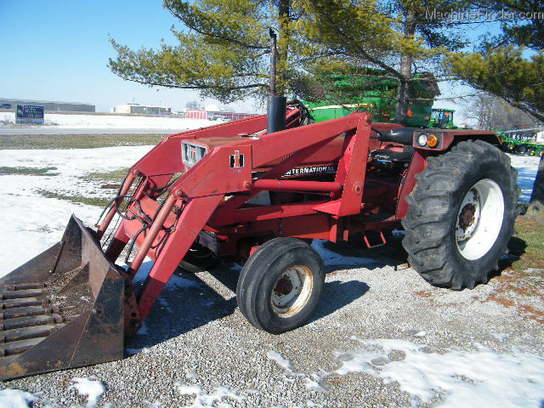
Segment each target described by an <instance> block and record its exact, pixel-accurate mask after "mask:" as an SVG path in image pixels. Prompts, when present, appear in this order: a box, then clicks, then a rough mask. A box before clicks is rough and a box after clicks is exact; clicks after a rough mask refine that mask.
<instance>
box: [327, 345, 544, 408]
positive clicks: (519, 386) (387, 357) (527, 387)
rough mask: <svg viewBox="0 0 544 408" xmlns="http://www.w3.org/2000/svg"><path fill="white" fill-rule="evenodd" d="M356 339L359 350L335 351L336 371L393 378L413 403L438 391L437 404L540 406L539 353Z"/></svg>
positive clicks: (542, 369) (542, 367) (458, 407)
mask: <svg viewBox="0 0 544 408" xmlns="http://www.w3.org/2000/svg"><path fill="white" fill-rule="evenodd" d="M354 340H357V341H358V342H359V343H360V344H361V346H362V350H359V351H355V352H348V353H338V354H337V359H338V360H339V361H340V363H341V366H340V368H338V370H336V373H337V374H340V375H347V374H351V373H366V374H370V375H372V376H376V377H379V378H382V379H383V380H384V381H385V382H386V383H390V382H397V383H399V385H400V389H401V390H402V391H405V392H407V393H409V394H410V395H412V397H413V398H414V401H413V405H420V403H422V402H423V403H430V402H431V401H433V400H434V399H436V398H437V397H441V399H442V402H441V403H440V404H438V405H437V406H438V407H441V408H446V407H447V408H465V407H493V408H507V407H508V408H511V407H519V408H526V407H534V408H539V407H541V405H540V402H541V398H542V386H543V385H544V359H543V358H542V357H539V356H536V355H533V354H528V353H524V352H513V353H504V354H503V353H496V352H493V351H491V350H488V349H486V348H484V347H480V349H479V350H476V351H463V350H451V351H448V352H446V353H444V354H440V353H434V352H430V351H429V350H428V349H427V348H426V346H424V345H420V344H414V343H412V342H409V341H405V340H394V339H378V340H361V339H357V338H354Z"/></svg>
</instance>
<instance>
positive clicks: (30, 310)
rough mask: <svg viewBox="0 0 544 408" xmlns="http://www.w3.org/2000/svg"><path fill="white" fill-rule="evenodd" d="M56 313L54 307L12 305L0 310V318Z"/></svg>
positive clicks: (56, 310)
mask: <svg viewBox="0 0 544 408" xmlns="http://www.w3.org/2000/svg"><path fill="white" fill-rule="evenodd" d="M50 313H58V309H57V308H55V307H44V306H43V305H40V306H28V307H13V308H10V309H7V310H5V311H3V312H2V311H0V320H4V319H14V318H16V317H26V316H36V315H42V314H50Z"/></svg>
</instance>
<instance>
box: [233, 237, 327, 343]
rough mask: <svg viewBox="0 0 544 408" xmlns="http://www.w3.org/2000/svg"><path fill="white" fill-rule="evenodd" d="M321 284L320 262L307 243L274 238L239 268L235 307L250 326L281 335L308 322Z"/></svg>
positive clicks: (316, 301)
mask: <svg viewBox="0 0 544 408" xmlns="http://www.w3.org/2000/svg"><path fill="white" fill-rule="evenodd" d="M324 281H325V272H324V268H323V262H322V261H321V258H320V256H319V255H318V254H317V253H316V252H315V251H314V250H313V249H312V248H311V247H310V246H309V245H308V244H307V243H305V242H304V241H301V240H299V239H295V238H274V239H272V240H270V241H268V242H266V243H265V244H263V245H262V246H261V247H260V248H259V249H258V250H257V251H256V252H255V253H254V254H253V255H251V256H250V257H249V259H248V260H247V262H246V263H245V265H244V267H243V268H242V271H241V273H240V278H239V279H238V285H237V287H236V297H237V300H238V306H239V308H240V311H241V312H242V314H243V315H244V316H245V317H246V319H247V320H248V321H249V322H250V323H251V324H252V325H253V326H255V327H257V328H258V329H261V330H265V331H267V332H269V333H273V334H279V333H283V332H286V331H289V330H292V329H295V328H297V327H300V326H302V325H303V324H304V323H306V322H307V321H308V319H309V318H310V316H311V315H312V313H313V312H314V310H315V308H316V306H317V304H318V302H319V297H320V296H321V291H322V289H323V285H324Z"/></svg>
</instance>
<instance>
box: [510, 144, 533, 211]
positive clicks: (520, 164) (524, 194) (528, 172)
mask: <svg viewBox="0 0 544 408" xmlns="http://www.w3.org/2000/svg"><path fill="white" fill-rule="evenodd" d="M508 156H509V157H510V162H511V164H512V167H514V168H515V169H517V170H518V185H519V188H520V189H521V192H520V197H519V198H520V201H523V202H529V200H530V199H531V193H532V192H533V184H534V182H535V178H536V173H537V171H538V163H539V162H540V157H530V156H517V155H514V154H509V155H508Z"/></svg>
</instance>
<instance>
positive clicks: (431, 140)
mask: <svg viewBox="0 0 544 408" xmlns="http://www.w3.org/2000/svg"><path fill="white" fill-rule="evenodd" d="M438 142H439V140H438V137H437V136H436V135H427V146H429V147H436V146H438Z"/></svg>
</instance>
